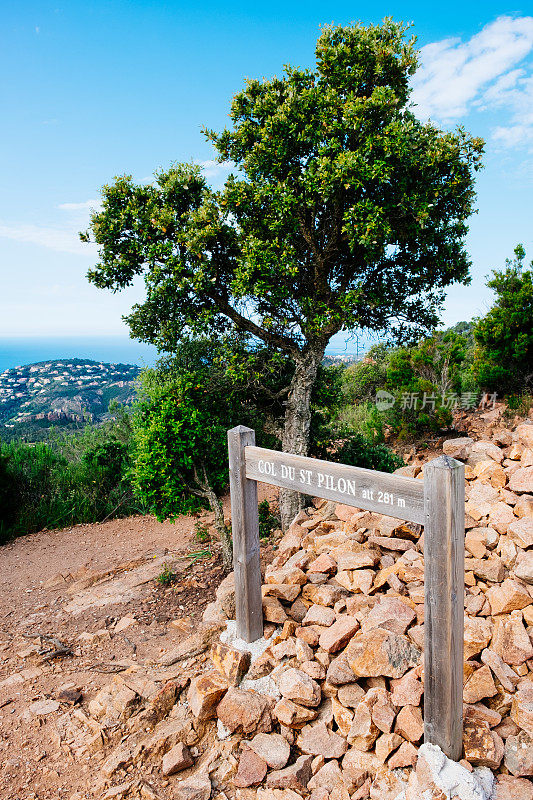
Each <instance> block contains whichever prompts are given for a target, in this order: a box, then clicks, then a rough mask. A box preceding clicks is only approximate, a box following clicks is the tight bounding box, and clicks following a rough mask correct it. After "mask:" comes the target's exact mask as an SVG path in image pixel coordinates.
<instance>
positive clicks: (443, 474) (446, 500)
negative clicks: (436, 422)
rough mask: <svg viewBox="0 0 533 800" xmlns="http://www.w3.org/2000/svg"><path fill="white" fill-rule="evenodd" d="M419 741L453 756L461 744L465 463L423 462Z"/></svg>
mask: <svg viewBox="0 0 533 800" xmlns="http://www.w3.org/2000/svg"><path fill="white" fill-rule="evenodd" d="M424 506H425V515H426V524H425V531H424V564H425V570H424V571H425V578H424V583H425V604H424V605H425V613H424V629H425V648H424V741H425V742H430V743H431V744H437V745H438V746H439V747H440V748H441V750H443V752H444V753H446V755H447V756H448V758H451V759H453V760H454V761H459V759H460V758H461V752H462V747H463V648H464V642H463V640H464V533H465V468H464V465H463V464H461V463H460V462H459V461H456V460H455V459H453V458H449V457H448V456H441V457H440V458H436V459H435V460H434V461H430V462H429V463H428V464H426V465H425V467H424Z"/></svg>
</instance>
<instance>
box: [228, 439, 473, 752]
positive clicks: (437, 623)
mask: <svg viewBox="0 0 533 800" xmlns="http://www.w3.org/2000/svg"><path fill="white" fill-rule="evenodd" d="M228 443H229V466H230V492H231V513H232V529H233V553H234V556H233V559H234V566H235V596H236V620H237V635H238V636H240V637H241V638H242V639H244V640H245V641H247V642H252V641H255V640H256V639H258V638H260V637H261V636H262V634H263V610H262V597H261V568H260V560H259V521H258V513H257V481H260V482H262V483H269V484H272V485H274V486H281V487H283V488H286V489H294V490H295V491H297V492H301V493H303V494H308V495H312V496H313V497H323V498H325V499H327V500H334V501H335V502H337V503H343V504H345V505H349V506H354V507H355V508H361V509H365V510H368V511H376V512H379V513H381V514H387V515H388V516H390V517H396V518H398V519H403V520H407V521H408V522H416V523H420V524H422V525H424V526H425V532H424V563H425V577H424V587H425V588H424V591H425V616H424V629H425V646H424V741H426V742H430V743H431V744H437V745H439V747H440V748H441V749H442V750H443V751H444V752H445V753H446V755H447V756H448V758H451V759H453V760H454V761H458V760H459V759H460V757H461V750H462V730H463V700H462V694H463V639H464V530H465V525H464V522H465V520H464V515H465V512H464V507H465V505H464V465H463V464H461V463H460V462H459V461H455V459H453V458H449V457H448V456H442V457H441V458H437V459H435V460H434V461H430V462H429V463H428V464H426V465H425V466H424V480H423V481H422V480H417V479H415V478H406V477H403V476H401V475H389V474H388V473H385V472H378V471H377V470H369V469H361V468H359V467H350V466H347V465H345V464H334V463H332V462H329V461H320V460H318V459H314V458H306V457H304V456H296V455H292V454H290V453H280V452H278V451H277V450H267V449H265V448H262V447H255V432H254V431H253V430H251V429H250V428H245V427H243V426H242V425H239V426H238V427H236V428H233V429H232V430H230V431H228Z"/></svg>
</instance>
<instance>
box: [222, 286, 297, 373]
mask: <svg viewBox="0 0 533 800" xmlns="http://www.w3.org/2000/svg"><path fill="white" fill-rule="evenodd" d="M210 297H211V299H212V300H213V302H214V303H215V305H216V306H218V308H219V309H220V310H221V311H222V312H223V313H224V314H226V316H227V317H229V318H230V319H231V321H232V322H234V323H235V325H237V326H238V327H239V328H240V329H241V330H244V331H246V332H247V333H251V334H253V335H254V336H257V338H258V339H261V340H262V341H263V342H266V343H267V344H274V345H277V346H278V347H280V348H281V349H282V350H285V352H287V353H290V354H291V355H292V356H294V357H295V358H298V357H299V355H300V349H299V348H298V347H297V346H296V344H295V343H294V342H293V341H292V339H289V337H288V336H282V335H281V334H279V333H274V332H273V331H268V330H266V329H265V328H262V327H261V326H260V325H256V323H255V322H252V320H250V319H248V318H247V317H245V316H243V315H242V314H240V313H239V312H238V311H237V309H236V308H234V307H233V306H232V305H231V304H230V302H229V301H228V299H227V298H225V297H223V296H221V295H220V294H216V293H215V292H212V293H210Z"/></svg>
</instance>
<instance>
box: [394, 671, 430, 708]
mask: <svg viewBox="0 0 533 800" xmlns="http://www.w3.org/2000/svg"><path fill="white" fill-rule="evenodd" d="M390 687H391V701H392V703H393V705H395V706H399V707H401V706H418V705H420V698H421V697H422V695H423V694H424V685H423V684H422V682H421V681H419V680H418V678H417V676H416V673H415V670H411V671H410V672H407V673H406V674H405V675H404V676H403V678H398V679H397V680H392V681H391V682H390Z"/></svg>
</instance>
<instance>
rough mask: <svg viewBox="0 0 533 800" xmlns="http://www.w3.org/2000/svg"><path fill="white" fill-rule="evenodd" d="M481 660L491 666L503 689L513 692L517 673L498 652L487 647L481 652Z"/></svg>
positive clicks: (516, 681)
mask: <svg viewBox="0 0 533 800" xmlns="http://www.w3.org/2000/svg"><path fill="white" fill-rule="evenodd" d="M481 661H482V662H483V663H484V664H487V666H489V667H490V668H491V670H492V671H493V673H494V674H495V676H496V677H497V679H498V680H499V682H500V683H501V685H502V686H503V688H504V689H506V690H507V691H508V692H514V690H515V686H516V684H517V683H518V680H519V678H518V675H517V674H516V672H515V671H514V670H512V669H511V667H510V666H509V665H508V664H506V663H505V661H504V660H503V658H502V657H501V656H499V655H498V653H495V652H494V650H491V649H490V648H487V649H485V650H483V652H482V653H481Z"/></svg>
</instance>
